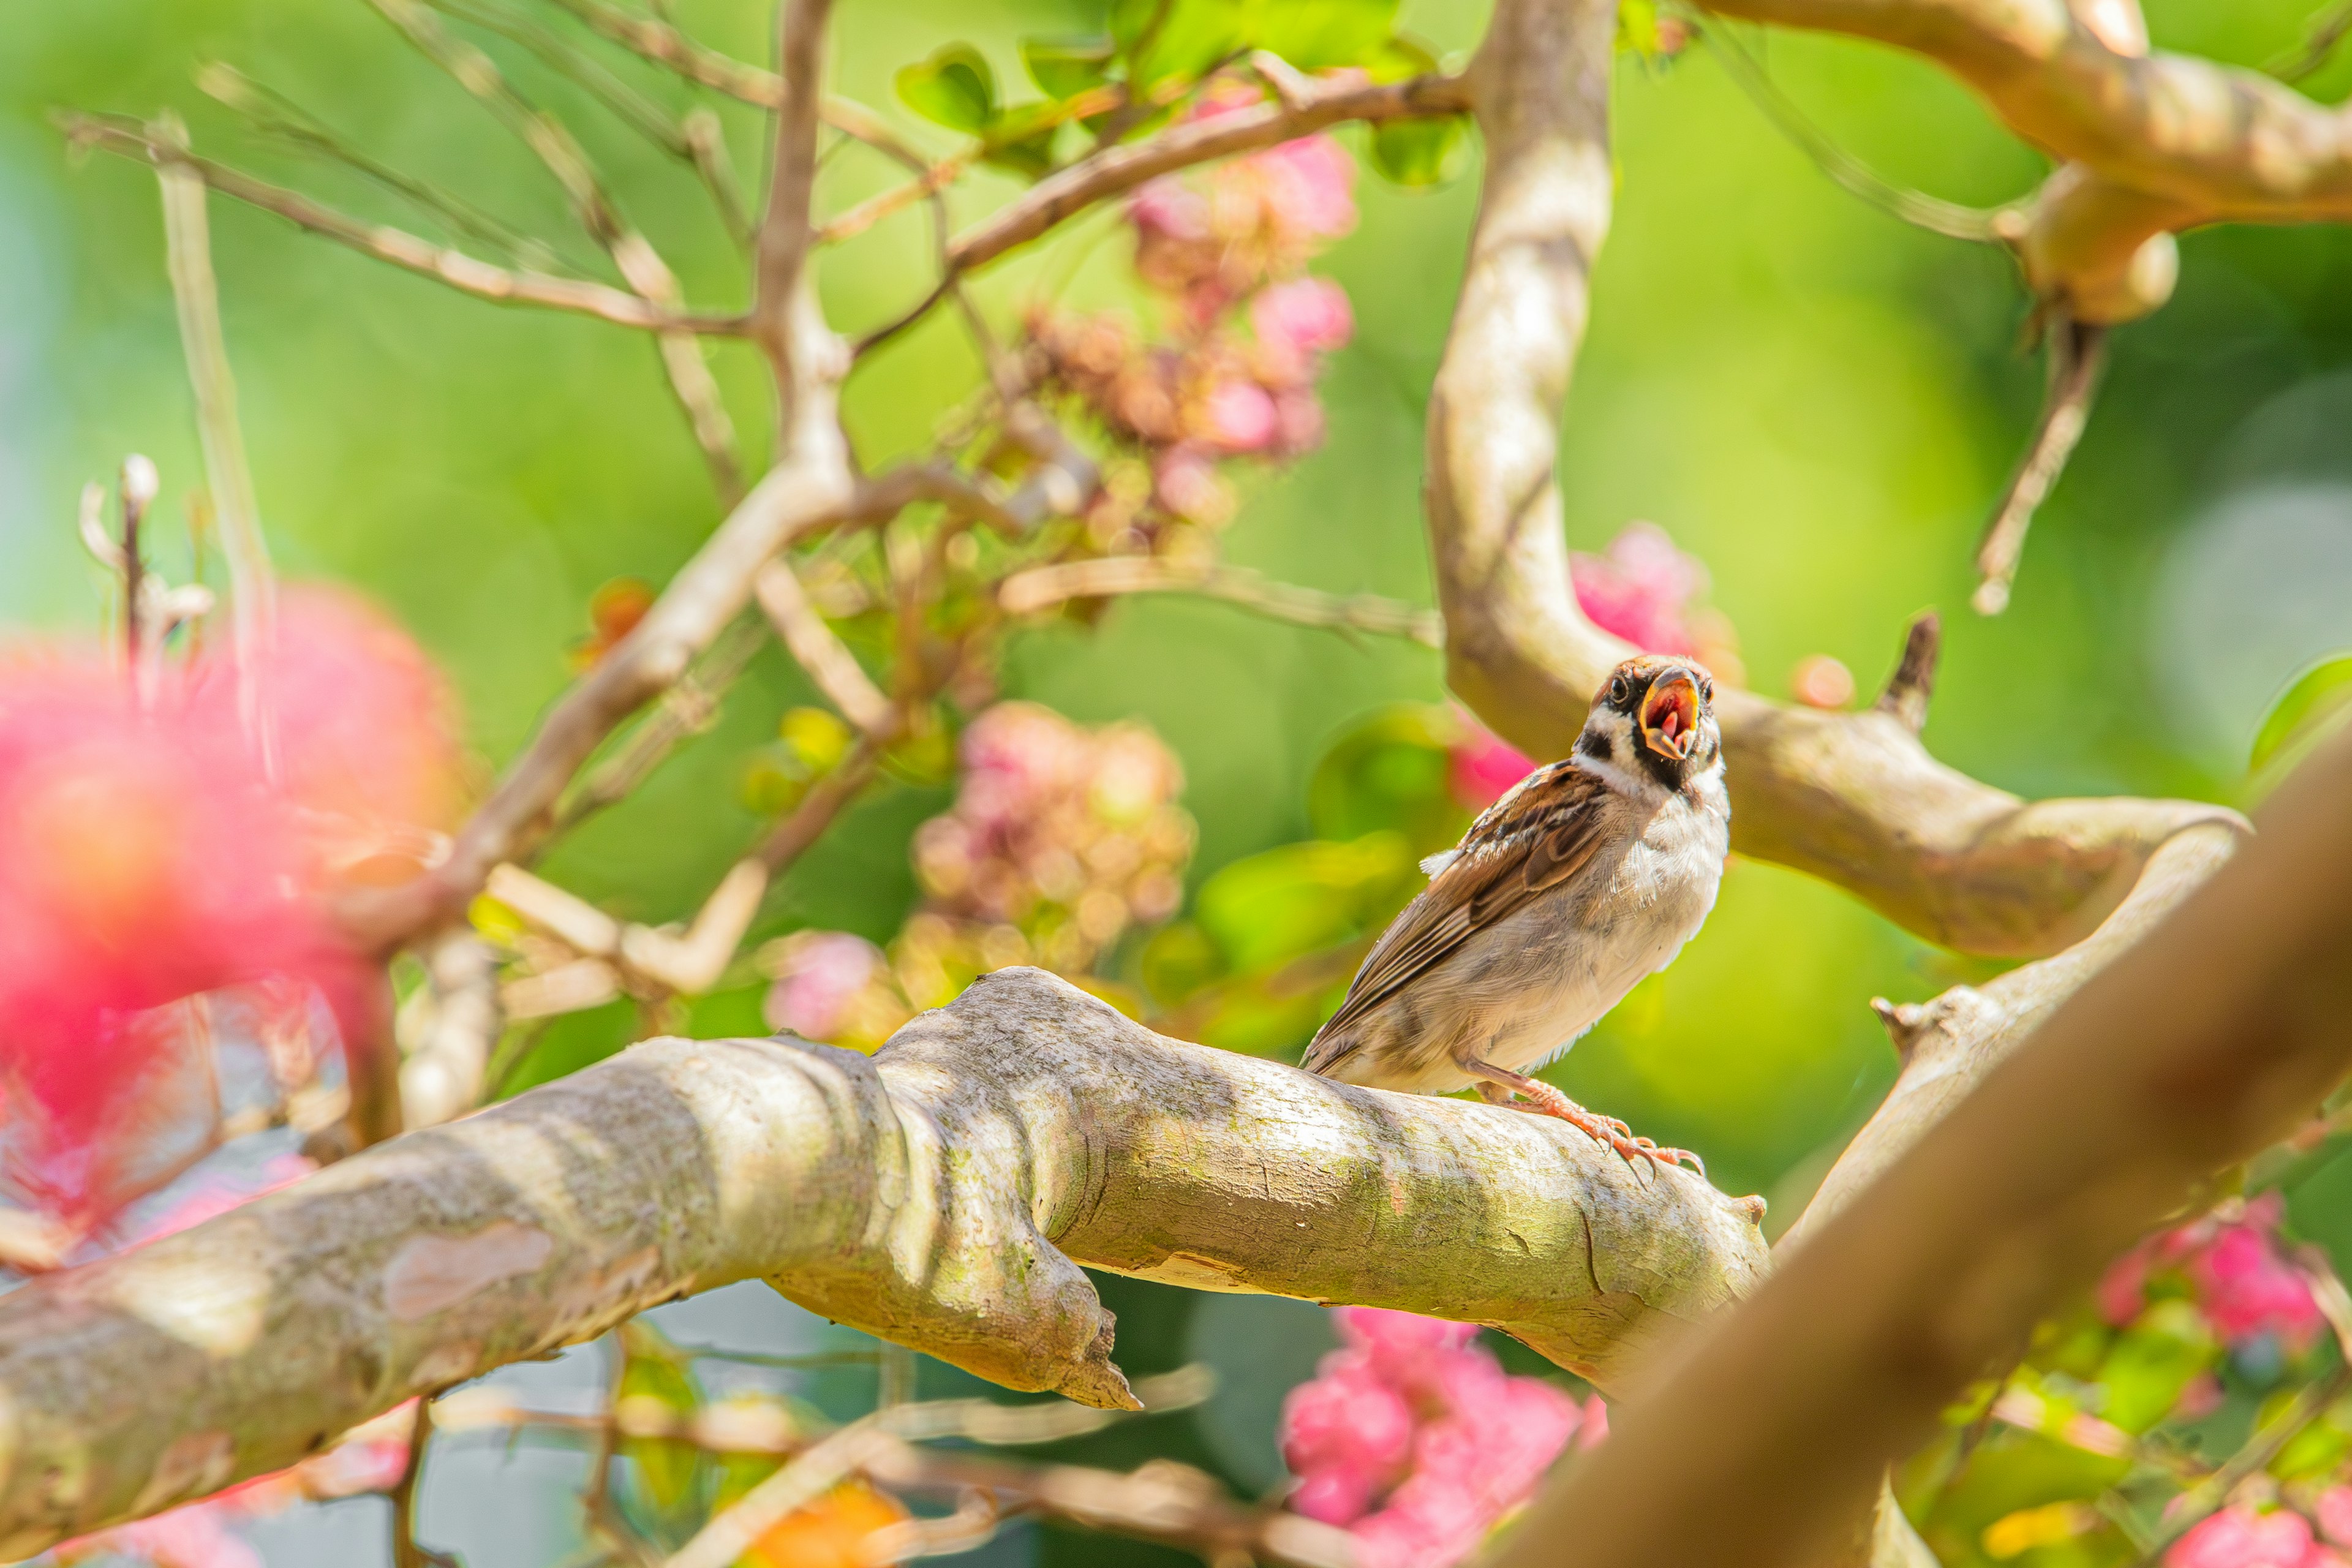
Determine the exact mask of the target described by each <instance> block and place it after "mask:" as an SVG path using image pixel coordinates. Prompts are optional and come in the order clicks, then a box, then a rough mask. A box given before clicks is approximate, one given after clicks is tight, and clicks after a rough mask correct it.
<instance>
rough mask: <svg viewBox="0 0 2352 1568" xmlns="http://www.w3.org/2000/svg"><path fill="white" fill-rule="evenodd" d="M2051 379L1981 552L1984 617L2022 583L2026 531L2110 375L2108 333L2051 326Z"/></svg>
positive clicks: (2086, 326)
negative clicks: (2019, 568) (2102, 378)
mask: <svg viewBox="0 0 2352 1568" xmlns="http://www.w3.org/2000/svg"><path fill="white" fill-rule="evenodd" d="M2048 336H2049V350H2048V352H2049V355H2050V373H2049V385H2048V389H2047V390H2046V391H2045V392H2044V393H2043V394H2042V412H2041V414H2040V415H2039V416H2037V417H2036V418H2035V420H2034V424H2033V437H2032V440H2031V441H2029V442H2028V443H2027V445H2026V448H2025V455H2024V456H2023V457H2022V458H2019V459H2018V464H2017V472H2016V473H2015V474H2013V475H2012V476H2011V478H2010V481H2009V488H2008V489H2007V490H2006V491H2004V492H2003V494H2002V496H2001V500H2000V505H1999V506H1998V507H1996V508H1995V509H1994V510H1993V515H1992V521H1990V523H1988V524H1986V525H1985V533H1984V542H1982V543H1981V544H1979V545H1978V547H1977V572H1978V574H1979V576H1980V577H1981V579H1982V581H1980V582H1979V584H1977V591H1976V595H1975V596H1974V597H1973V598H1972V599H1971V600H1970V601H1969V603H1970V604H1972V605H1974V606H1975V608H1976V610H1977V613H1978V614H1979V615H1986V616H1997V615H1999V614H2000V613H2001V611H2003V610H2005V609H2007V608H2009V590H2010V584H2011V583H2013V582H2015V581H2016V578H2017V563H2018V559H2019V557H2021V555H2023V554H2024V552H2025V531H2026V529H2027V528H2029V527H2031V526H2032V522H2033V513H2034V510H2035V509H2036V508H2038V507H2040V506H2041V504H2042V500H2044V499H2045V498H2046V497H2047V496H2048V495H2049V494H2050V487H2051V486H2053V485H2054V484H2056V483H2057V482H2058V476H2059V475H2060V474H2061V473H2062V472H2063V471H2064V469H2065V467H2066V459H2067V458H2069V457H2071V456H2073V454H2074V444H2075V443H2076V442H2078V441H2080V440H2081V439H2082V438H2083V426H2084V425H2085V424H2087V423H2089V421H2090V417H2091V399H2092V397H2093V395H2095V394H2096V393H2097V391H2098V387H2099V373H2100V371H2101V370H2103V369H2104V368H2105V365H2106V358H2107V329H2106V328H2105V327H2103V326H2099V325H2096V324H2095V323H2091V322H2084V321H2073V320H2070V319H2068V318H2067V317H2065V316H2063V315H2061V316H2060V317H2059V318H2058V319H2057V320H2056V321H2052V322H2051V323H2050V324H2049V333H2048Z"/></svg>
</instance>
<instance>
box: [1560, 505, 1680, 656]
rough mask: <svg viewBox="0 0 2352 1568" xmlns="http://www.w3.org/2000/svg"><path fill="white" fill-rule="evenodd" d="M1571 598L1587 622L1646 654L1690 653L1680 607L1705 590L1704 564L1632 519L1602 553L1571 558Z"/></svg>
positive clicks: (1650, 525) (1650, 526)
mask: <svg viewBox="0 0 2352 1568" xmlns="http://www.w3.org/2000/svg"><path fill="white" fill-rule="evenodd" d="M1570 575H1571V577H1572V578H1573V579H1574V581H1575V584H1576V602H1577V604H1578V605H1580V606H1581V607H1582V609H1583V611H1584V614H1585V616H1586V617H1587V618H1588V619H1590V620H1591V622H1592V624H1593V625H1594V626H1599V627H1600V628H1601V630H1602V631H1605V632H1613V633H1615V634H1616V635H1617V636H1619V637H1623V638H1624V639H1625V640H1626V641H1627V642H1630V643H1632V644H1633V646H1634V647H1638V648H1641V649H1643V651H1644V652H1648V653H1678V654H1694V653H1696V652H1697V647H1696V644H1695V642H1694V640H1693V638H1692V637H1691V631H1690V627H1689V626H1688V624H1687V622H1686V621H1685V609H1686V608H1687V606H1688V605H1689V604H1690V601H1691V600H1692V599H1693V598H1695V597H1696V596H1697V595H1699V594H1701V593H1704V592H1705V591H1706V568H1705V567H1704V566H1701V565H1700V564H1699V563H1698V562H1697V561H1696V560H1695V559H1693V558H1692V557H1690V556H1688V555H1685V554H1684V553H1683V552H1681V551H1679V550H1677V549H1675V542H1674V541H1673V540H1672V539H1670V538H1668V537H1667V535H1666V531H1665V530H1664V529H1663V528H1660V527H1659V526H1658V525H1657V524H1656V523H1654V522H1633V523H1628V524H1626V525H1625V528H1624V531H1622V532H1621V533H1619V534H1618V535H1617V537H1616V538H1615V539H1613V540H1612V541H1611V542H1610V544H1609V550H1608V552H1607V553H1606V554H1605V555H1585V554H1578V555H1576V556H1574V557H1572V558H1571V560H1570Z"/></svg>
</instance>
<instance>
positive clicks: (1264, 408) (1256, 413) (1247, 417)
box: [1201, 379, 1278, 452]
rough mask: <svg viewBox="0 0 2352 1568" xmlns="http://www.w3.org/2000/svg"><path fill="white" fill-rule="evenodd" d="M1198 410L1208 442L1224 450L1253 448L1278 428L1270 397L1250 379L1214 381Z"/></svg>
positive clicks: (1238, 450)
mask: <svg viewBox="0 0 2352 1568" xmlns="http://www.w3.org/2000/svg"><path fill="white" fill-rule="evenodd" d="M1201 412H1202V419H1203V421H1204V423H1205V425H1206V426H1207V428H1206V431H1205V434H1206V435H1207V437H1208V439H1209V441H1210V442H1211V443H1212V444H1213V445H1214V446H1216V447H1219V448H1220V449H1222V450H1223V451H1227V452H1255V451H1257V450H1259V449H1261V448H1262V447H1265V445H1266V444H1267V443H1269V442H1271V441H1272V440H1273V439H1274V437H1275V432H1276V429H1277V427H1278V424H1277V417H1276V413H1275V407H1274V399H1273V398H1272V397H1270V396H1268V395H1266V390H1265V388H1264V387H1262V386H1260V385H1258V384H1257V383H1255V382H1254V381H1242V380H1239V379H1234V380H1230V381H1221V382H1218V383H1217V384H1215V385H1214V386H1213V387H1211V388H1210V389H1209V395H1208V396H1207V397H1206V398H1204V399H1203V400H1202V407H1201Z"/></svg>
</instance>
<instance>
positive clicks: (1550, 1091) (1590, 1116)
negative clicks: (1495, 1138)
mask: <svg viewBox="0 0 2352 1568" xmlns="http://www.w3.org/2000/svg"><path fill="white" fill-rule="evenodd" d="M1454 1062H1455V1064H1456V1065H1458V1066H1459V1067H1460V1068H1462V1070H1463V1071H1464V1072H1466V1073H1468V1074H1469V1075H1470V1077H1471V1079H1472V1081H1473V1082H1474V1083H1475V1086H1476V1088H1477V1090H1478V1098H1479V1099H1481V1100H1485V1101H1486V1103H1487V1104H1489V1105H1507V1106H1510V1107H1511V1108H1512V1109H1513V1110H1526V1111H1530V1112H1533V1113H1534V1114H1536V1115H1538V1116H1557V1117H1559V1119H1560V1120H1561V1121H1565V1122H1567V1123H1568V1124H1569V1125H1570V1126H1571V1127H1574V1128H1577V1129H1578V1130H1580V1131H1582V1132H1583V1133H1584V1134H1585V1135H1586V1136H1587V1137H1589V1138H1591V1139H1592V1140H1593V1141H1594V1142H1600V1143H1606V1144H1608V1145H1609V1146H1610V1147H1611V1148H1612V1149H1614V1150H1615V1151H1616V1152H1618V1153H1619V1154H1621V1155H1622V1156H1623V1157H1624V1158H1626V1159H1627V1160H1631V1159H1632V1158H1633V1156H1634V1155H1636V1154H1640V1155H1643V1157H1645V1158H1648V1159H1651V1160H1654V1161H1656V1162H1657V1163H1659V1164H1661V1165H1675V1164H1679V1163H1682V1162H1683V1161H1685V1160H1687V1161H1689V1162H1690V1163H1691V1164H1692V1166H1693V1167H1694V1168H1696V1170H1697V1172H1698V1173H1699V1174H1700V1175H1702V1176H1704V1175H1706V1163H1705V1162H1703V1161H1701V1160H1700V1159H1699V1157H1698V1156H1697V1155H1696V1154H1694V1153H1692V1152H1690V1151H1689V1150H1687V1149H1661V1148H1660V1147H1658V1145H1656V1144H1655V1143H1653V1142H1650V1140H1648V1139H1647V1138H1637V1137H1635V1136H1634V1135H1633V1129H1632V1128H1630V1127H1628V1126H1626V1125H1625V1124H1624V1123H1623V1122H1622V1121H1618V1120H1617V1119H1616V1118H1615V1117H1613V1116H1601V1115H1597V1114H1595V1113H1594V1112H1592V1111H1590V1110H1585V1109H1584V1107H1582V1106H1580V1105H1579V1104H1577V1103H1576V1101H1574V1100H1570V1099H1569V1098H1568V1096H1566V1095H1564V1094H1562V1093H1560V1091H1559V1090H1558V1089H1554V1088H1553V1087H1552V1086H1551V1085H1549V1084H1548V1083H1546V1082H1544V1081H1543V1080H1542V1079H1535V1078H1529V1077H1528V1076H1527V1075H1526V1074H1524V1073H1516V1072H1513V1071H1511V1070H1510V1069H1509V1068H1498V1067H1496V1065H1495V1064H1494V1063H1492V1062H1489V1061H1482V1060H1480V1059H1479V1058H1476V1057H1475V1056H1473V1055H1471V1054H1470V1053H1469V1052H1468V1051H1467V1050H1462V1051H1456V1052H1455V1053H1454ZM1522 1102H1524V1103H1522Z"/></svg>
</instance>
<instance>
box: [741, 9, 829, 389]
mask: <svg viewBox="0 0 2352 1568" xmlns="http://www.w3.org/2000/svg"><path fill="white" fill-rule="evenodd" d="M831 8H832V0H784V4H783V5H781V6H780V7H778V9H777V26H778V28H779V29H780V32H781V37H780V38H779V40H778V43H777V46H776V47H777V55H778V58H779V59H780V60H781V61H782V65H783V77H784V98H783V102H782V106H781V107H780V108H779V109H778V110H777V114H776V152H775V160H774V169H773V171H772V174H771V177H770V180H769V184H768V205H767V208H766V210H765V211H764V212H763V213H762V214H761V217H760V235H759V255H758V261H757V264H756V268H755V270H756V272H757V275H758V276H757V280H756V288H755V290H754V296H753V300H752V305H751V335H752V337H753V338H755V339H757V340H758V342H759V343H760V346H761V348H762V349H764V350H765V351H766V352H767V354H768V357H769V359H770V361H771V362H772V363H773V364H774V366H775V375H776V385H777V388H778V391H779V393H780V395H781V399H782V402H784V403H785V404H786V405H787V406H786V408H785V409H784V410H783V412H782V415H781V417H782V418H783V419H784V420H786V421H787V422H789V420H790V419H791V417H792V416H791V411H790V408H789V404H790V402H791V393H792V389H793V385H794V384H795V383H796V382H797V381H798V380H800V379H802V378H803V377H804V376H805V375H806V374H807V372H806V371H805V370H800V369H795V368H794V365H793V360H794V358H795V357H796V354H798V353H807V352H809V350H810V348H811V346H812V345H810V344H809V343H807V342H802V341H800V340H801V338H802V336H803V334H801V333H798V332H796V331H794V330H793V316H794V313H795V311H796V310H800V309H801V307H800V305H799V304H798V303H797V299H798V297H799V296H801V295H802V294H803V293H805V292H808V291H809V289H810V284H809V279H808V278H807V277H806V263H807V260H808V251H809V241H810V238H811V236H812V230H811V227H810V207H809V203H810V199H811V197H812V196H813V195H814V192H815V188H816V142H817V126H818V123H819V113H818V107H819V97H818V79H819V77H820V75H821V74H822V70H823V67H824V23H825V16H826V15H827V13H828V12H829V11H830V10H831ZM811 310H812V313H813V305H812V307H811Z"/></svg>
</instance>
